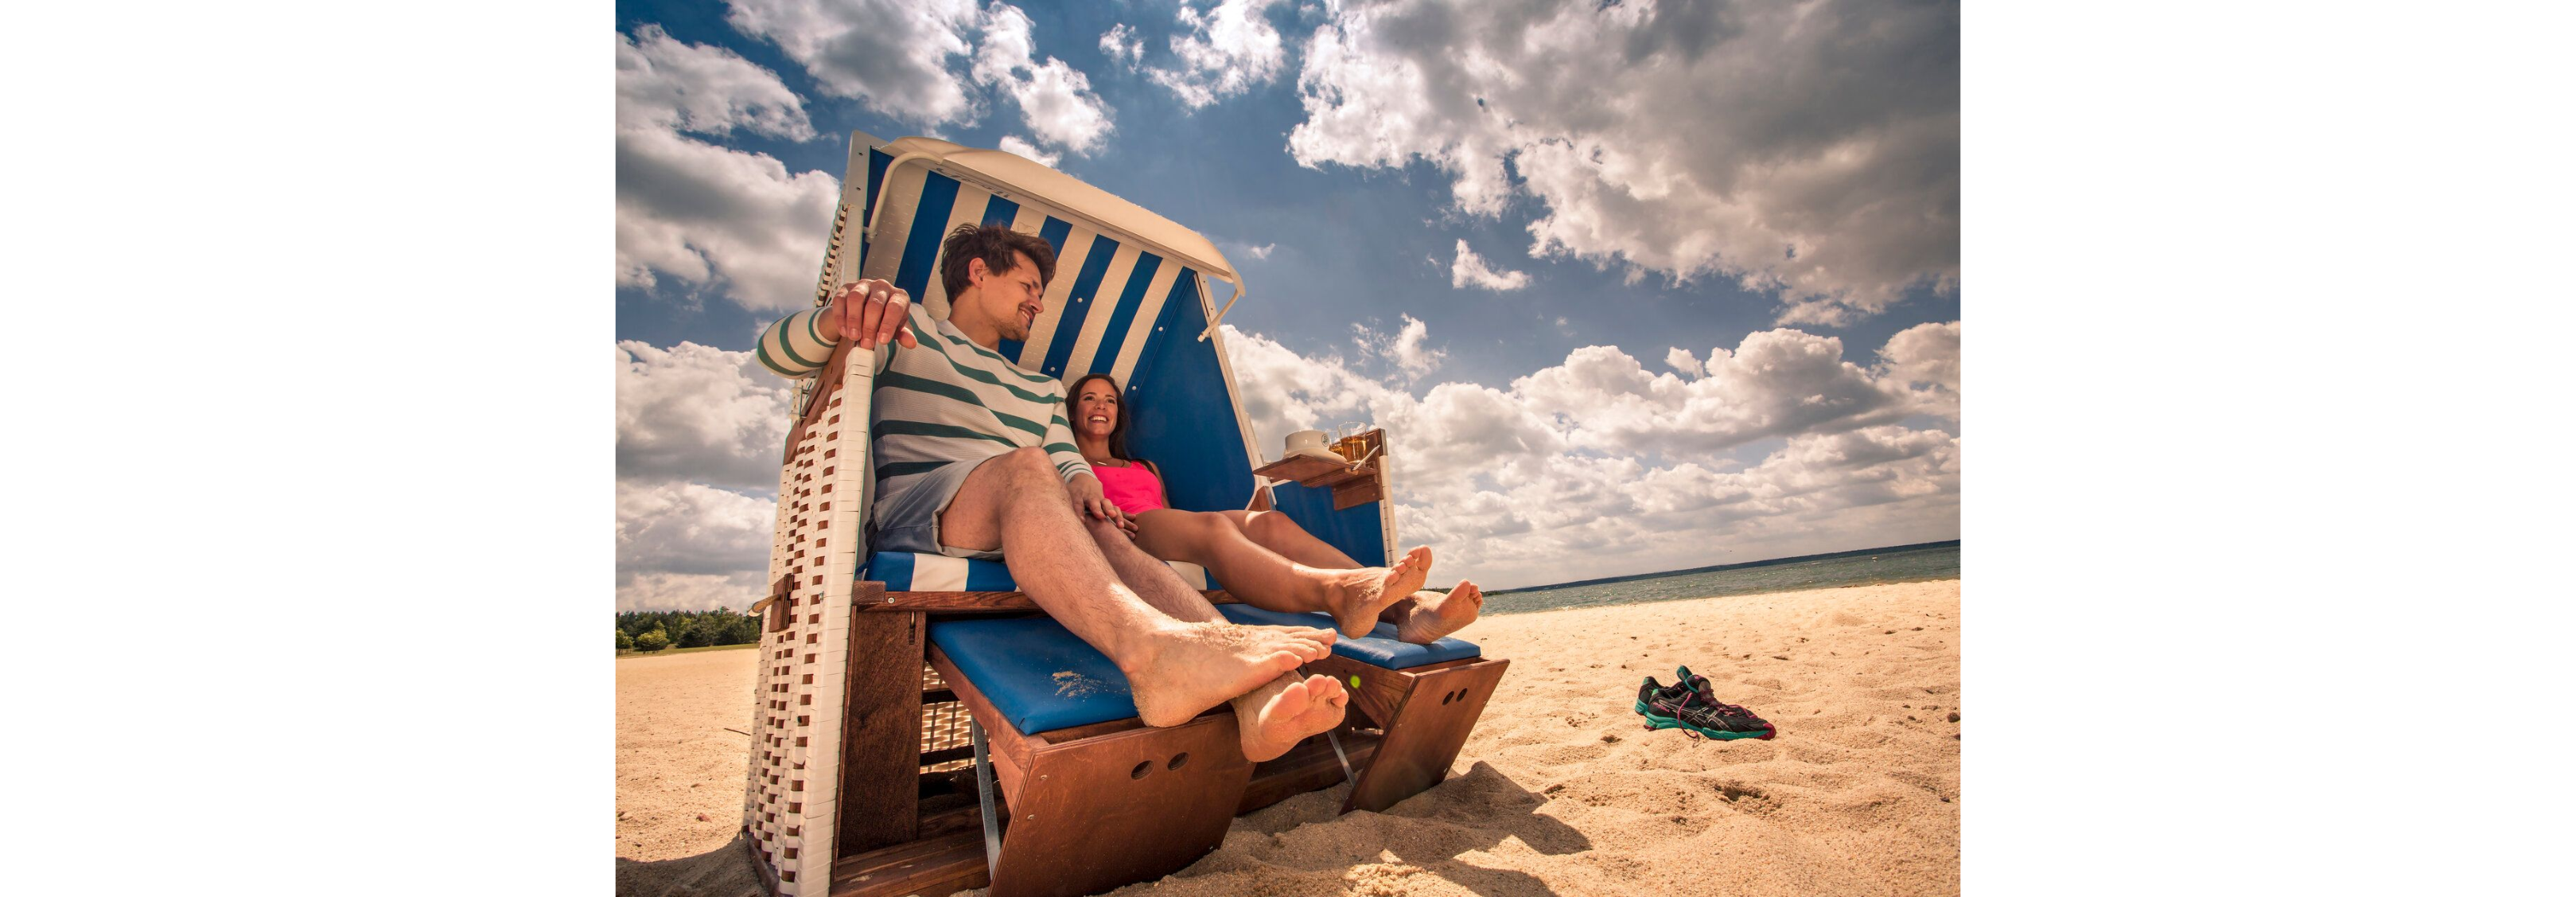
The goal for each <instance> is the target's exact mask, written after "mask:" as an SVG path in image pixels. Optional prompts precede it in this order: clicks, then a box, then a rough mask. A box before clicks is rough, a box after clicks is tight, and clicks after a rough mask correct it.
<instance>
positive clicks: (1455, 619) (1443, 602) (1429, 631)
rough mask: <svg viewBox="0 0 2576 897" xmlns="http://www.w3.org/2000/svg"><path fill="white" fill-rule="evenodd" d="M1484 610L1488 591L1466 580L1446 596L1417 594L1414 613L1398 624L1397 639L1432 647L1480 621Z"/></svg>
mask: <svg viewBox="0 0 2576 897" xmlns="http://www.w3.org/2000/svg"><path fill="white" fill-rule="evenodd" d="M1484 607H1485V590H1483V589H1479V588H1476V584H1475V583H1472V582H1468V581H1466V580H1463V579H1461V580H1459V581H1458V587H1457V588H1454V589H1450V590H1449V594H1446V595H1443V594H1440V593H1438V592H1415V593H1413V608H1412V609H1411V612H1410V613H1407V614H1405V615H1404V619H1401V620H1397V621H1396V623H1395V638H1396V640H1397V641H1401V642H1411V643H1413V644H1416V645H1428V644H1431V643H1432V642H1436V641H1439V640H1440V639H1441V638H1443V637H1445V636H1447V635H1448V634H1450V633H1452V632H1456V631H1458V630H1459V629H1461V628H1464V627H1465V626H1466V625H1467V624H1469V623H1473V622H1476V612H1477V611H1480V610H1483V609H1484Z"/></svg>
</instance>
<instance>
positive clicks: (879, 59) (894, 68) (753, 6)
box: [726, 0, 1111, 153]
mask: <svg viewBox="0 0 2576 897" xmlns="http://www.w3.org/2000/svg"><path fill="white" fill-rule="evenodd" d="M728 5H729V6H730V7H731V12H730V13H728V14H727V16H726V21H728V22H730V23H732V25H733V26H734V29H735V30H737V31H740V32H742V33H744V34H746V35H750V36H752V37H757V38H761V39H763V40H767V41H769V42H771V43H774V44H777V45H778V48H779V49H780V50H783V51H786V53H787V56H788V58H791V59H794V60H796V62H797V64H798V65H801V66H804V68H805V72H806V74H808V75H811V76H812V77H813V78H814V82H815V84H816V85H818V86H819V87H821V88H822V90H823V91H824V92H825V93H829V94H831V95H833V96H841V97H850V98H854V99H857V100H858V101H859V102H860V103H861V104H863V105H865V106H867V107H868V108H870V109H873V110H876V111H878V112H881V113H884V114H886V115H888V116H891V117H894V118H897V119H901V120H904V121H907V122H911V123H914V124H918V125H921V126H923V127H926V128H930V129H932V130H933V131H936V129H937V128H939V127H940V126H942V125H948V124H960V125H967V124H973V123H975V122H976V121H977V120H978V119H979V118H981V117H982V115H983V112H984V107H985V101H986V100H987V99H988V98H987V97H986V96H985V95H984V94H985V92H987V91H989V92H993V93H998V94H1000V95H1003V96H1008V97H1010V98H1011V100H1012V101H1013V102H1014V103H1016V104H1017V105H1018V106H1019V108H1020V118H1021V122H1022V124H1024V125H1025V126H1027V127H1028V129H1029V131H1030V132H1031V133H1033V134H1035V135H1036V136H1037V139H1039V140H1041V141H1045V142H1047V143H1051V144H1054V145H1056V146H1059V147H1062V148H1064V149H1067V150H1070V151H1073V152H1076V153H1087V152H1090V151H1092V150H1094V149H1097V148H1098V147H1099V145H1100V142H1101V139H1102V137H1103V136H1104V135H1106V134H1108V133H1109V131H1110V128H1111V125H1110V117H1111V113H1110V109H1109V106H1108V104H1106V103H1104V102H1102V101H1101V99H1100V97H1099V96H1098V95H1096V94H1094V93H1092V92H1091V82H1090V79H1089V78H1088V77H1086V76H1085V75H1084V74H1083V73H1082V72H1081V71H1078V70H1076V69H1074V68H1073V67H1072V66H1070V65H1067V64H1066V63H1065V62H1064V61H1063V60H1060V59H1057V58H1055V57H1052V56H1049V57H1046V59H1045V60H1044V61H1039V60H1038V59H1037V58H1036V53H1037V42H1036V35H1035V33H1034V32H1035V29H1034V27H1033V25H1032V24H1031V22H1030V20H1029V17H1028V14H1027V13H1024V12H1021V11H1020V8H1019V7H1016V6H1012V5H1010V4H1007V3H999V2H996V3H993V4H991V5H989V6H986V7H984V8H983V9H981V10H978V9H977V8H976V6H975V4H974V3H973V2H972V0H843V2H833V3H810V2H800V0H728ZM961 62H963V63H965V64H964V65H962V66H961V65H960V63H961Z"/></svg>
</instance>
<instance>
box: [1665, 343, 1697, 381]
mask: <svg viewBox="0 0 2576 897" xmlns="http://www.w3.org/2000/svg"><path fill="white" fill-rule="evenodd" d="M1664 366H1665V367H1669V368H1672V369H1673V370H1676V371H1679V372H1681V373H1684V374H1689V375H1691V376H1693V377H1697V376H1700V375H1701V374H1705V373H1708V369H1706V368H1704V367H1701V366H1700V363H1699V356H1696V355H1692V354H1691V351H1690V350H1689V349H1684V348H1682V347H1680V346H1674V347H1673V348H1672V349H1670V350H1668V351H1666V352H1665V353H1664Z"/></svg>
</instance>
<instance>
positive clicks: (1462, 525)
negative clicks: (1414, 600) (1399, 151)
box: [1225, 323, 1958, 587]
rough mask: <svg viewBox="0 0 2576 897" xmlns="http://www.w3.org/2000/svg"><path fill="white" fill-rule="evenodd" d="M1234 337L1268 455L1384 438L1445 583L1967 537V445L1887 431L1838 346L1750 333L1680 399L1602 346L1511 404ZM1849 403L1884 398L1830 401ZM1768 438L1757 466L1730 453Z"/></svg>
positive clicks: (1413, 520) (1405, 530) (1677, 390)
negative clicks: (1354, 437) (1373, 434)
mask: <svg viewBox="0 0 2576 897" xmlns="http://www.w3.org/2000/svg"><path fill="white" fill-rule="evenodd" d="M1409 326H1410V324H1409V323H1408V328H1409ZM1225 338H1226V347H1227V351H1228V353H1229V355H1230V356H1231V358H1232V361H1233V365H1234V370H1235V375H1236V377H1237V378H1238V380H1239V382H1240V384H1241V386H1242V389H1241V394H1242V395H1243V396H1244V401H1245V412H1246V414H1247V415H1249V416H1250V417H1251V418H1252V421H1253V428H1254V432H1255V433H1256V434H1258V435H1259V436H1260V437H1261V438H1262V439H1263V442H1262V443H1261V445H1262V447H1263V449H1264V453H1265V455H1275V454H1277V451H1278V448H1277V445H1276V441H1277V440H1278V439H1279V438H1281V436H1282V435H1283V434H1285V433H1286V432H1289V431H1292V430H1300V429H1313V428H1316V427H1318V426H1325V425H1330V424H1333V423H1338V422H1341V421H1347V420H1368V421H1372V422H1375V423H1376V424H1378V425H1380V426H1383V427H1386V428H1387V430H1388V432H1389V434H1390V439H1391V440H1392V443H1391V444H1392V446H1393V448H1392V449H1391V450H1392V451H1393V452H1394V453H1395V458H1396V463H1397V464H1398V465H1399V472H1398V476H1397V477H1396V480H1395V483H1396V495H1395V501H1396V509H1395V510H1396V520H1397V528H1398V531H1399V533H1400V534H1401V536H1402V539H1403V541H1404V542H1405V543H1406V544H1430V545H1432V546H1434V548H1435V550H1436V551H1437V552H1438V553H1439V555H1440V557H1441V558H1442V570H1443V575H1447V571H1463V572H1472V573H1474V574H1476V575H1478V576H1481V577H1484V579H1483V580H1480V581H1482V582H1484V584H1486V585H1489V586H1492V587H1509V586H1514V585H1531V584H1538V583H1544V582H1562V581H1566V580H1571V579H1581V578H1586V577H1590V576H1605V575H1613V574H1618V573H1630V572H1642V571H1648V570H1658V569H1672V568H1676V567H1687V566H1695V565H1700V564H1708V563H1717V562H1723V561H1724V560H1727V559H1728V555H1726V554H1725V553H1724V550H1723V549H1721V548H1717V547H1714V546H1720V545H1723V546H1726V547H1730V548H1733V549H1734V550H1735V551H1736V552H1737V554H1736V555H1735V556H1734V559H1737V560H1750V559H1754V558H1759V557H1776V556H1782V555H1789V554H1802V553H1814V552H1819V551H1833V550H1841V549H1847V548H1863V547H1870V546H1873V545H1891V544H1901V543H1905V542H1919V541H1930V540H1933V539H1947V538H1955V537H1957V535H1958V512H1957V501H1958V439H1957V437H1955V436H1953V435H1951V434H1949V433H1947V432H1944V431H1941V430H1931V429H1924V430H1918V429H1910V428H1907V427H1904V426H1901V425H1897V424H1895V423H1894V420H1895V419H1896V418H1898V417H1901V416H1902V415H1903V414H1905V413H1906V412H1907V411H1908V409H1909V408H1910V407H1911V405H1910V403H1909V401H1908V400H1907V394H1906V392H1905V389H1904V384H1903V383H1900V382H1896V379H1895V378H1899V377H1901V376H1902V375H1898V374H1890V373H1884V372H1883V370H1882V369H1865V368H1861V367H1858V366H1856V365H1852V364H1851V363H1849V362H1846V361H1844V360H1842V358H1841V349H1840V344H1839V341H1836V340H1833V339H1831V338H1827V337H1818V336H1814V335H1812V334H1807V333H1803V332H1800V331H1796V330H1786V331H1772V332H1769V333H1756V334H1751V335H1748V336H1747V337H1746V338H1745V339H1744V340H1743V341H1742V342H1741V343H1739V345H1738V346H1737V347H1736V348H1735V349H1734V350H1733V351H1727V350H1723V349H1720V350H1716V351H1713V352H1712V353H1711V361H1710V362H1709V363H1707V364H1706V365H1704V368H1705V369H1706V373H1705V376H1704V377H1702V378H1701V379H1699V380H1695V381H1688V382H1685V381H1683V380H1682V379H1681V378H1679V377H1677V376H1674V375H1671V374H1661V375H1647V374H1645V373H1644V372H1643V371H1642V369H1641V368H1640V366H1639V365H1638V363H1637V361H1636V360H1635V359H1633V358H1631V357H1629V356H1627V355H1626V354H1625V353H1622V352H1620V351H1618V350H1617V349H1615V348H1611V347H1607V346H1593V347H1586V348H1584V349H1579V350H1576V351H1574V352H1572V353H1569V354H1568V355H1567V357H1566V358H1565V360H1564V361H1563V362H1561V363H1559V364H1555V365H1550V366H1547V367H1543V368H1540V369H1539V370H1536V371H1533V372H1531V373H1530V374H1528V375H1526V376H1523V377H1521V378H1518V379H1516V380H1514V381H1513V382H1512V385H1511V387H1510V388H1509V389H1497V388H1494V387H1489V386H1482V385H1478V384H1472V383H1441V384H1437V385H1434V386H1432V387H1430V388H1428V389H1426V390H1422V391H1421V392H1420V393H1418V394H1417V393H1415V392H1413V391H1411V390H1409V389H1405V388H1400V387H1398V386H1395V385H1393V384H1392V383H1391V382H1388V381H1384V380H1377V379H1371V378H1367V377H1363V376H1360V375H1359V374H1357V373H1354V370H1353V366H1352V365H1350V364H1348V363H1347V361H1346V360H1345V359H1343V358H1341V357H1339V356H1334V355H1330V354H1320V355H1316V356H1312V357H1309V356H1306V355H1301V354H1300V353H1298V352H1295V351H1292V350H1290V349H1288V348H1287V347H1286V346H1284V345H1282V344H1280V343H1278V342H1277V341H1275V340H1272V339H1269V338H1267V337H1264V336H1261V335H1259V334H1253V333H1247V332H1244V331H1241V330H1237V329H1235V328H1233V327H1231V326H1228V327H1227V328H1226V332H1225ZM1390 342H1391V343H1400V342H1401V340H1397V341H1390ZM1907 342H1909V343H1910V342H1911V340H1908V341H1907ZM1363 351H1364V352H1367V351H1371V350H1370V349H1369V348H1368V347H1367V346H1366V345H1365V344H1364V345H1363ZM1683 354H1688V353H1686V352H1685V353H1683ZM1896 354H1898V355H1905V354H1906V352H1905V350H1904V349H1902V348H1900V349H1898V350H1897V352H1896ZM1881 355H1882V357H1886V355H1887V352H1886V350H1882V352H1881ZM1909 357H1910V356H1909ZM1900 364H1902V363H1900ZM1883 367H1884V366H1883ZM1852 395H1859V396H1864V397H1871V396H1874V397H1875V398H1872V399H1870V401H1869V402H1868V403H1866V404H1843V403H1838V402H1837V401H1835V397H1837V396H1846V397H1847V396H1852ZM1819 397H1822V398H1821V399H1819ZM1659 419H1660V420H1664V421H1666V423H1665V424H1664V425H1662V426H1657V425H1656V424H1655V423H1654V421H1656V420H1659ZM1770 439H1777V440H1780V447H1779V448H1777V449H1775V450H1771V451H1769V452H1767V453H1766V454H1765V455H1764V456H1763V457H1761V458H1760V460H1759V461H1758V462H1757V463H1754V464H1752V465H1751V466H1745V465H1744V464H1742V463H1739V462H1738V461H1736V460H1735V459H1734V458H1732V457H1729V456H1727V454H1726V452H1728V451H1730V450H1733V449H1737V448H1741V447H1744V446H1747V445H1751V444H1754V443H1756V442H1757V441H1761V440H1770Z"/></svg>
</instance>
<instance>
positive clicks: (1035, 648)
mask: <svg viewBox="0 0 2576 897" xmlns="http://www.w3.org/2000/svg"><path fill="white" fill-rule="evenodd" d="M995 566H1000V565H998V564H996V565H995ZM930 640H931V641H932V642H933V643H936V644H937V645H939V649H940V650H942V651H946V652H948V659H949V661H950V662H953V663H955V664H957V671H958V672H960V673H964V674H966V679H967V681H969V682H973V683H974V684H975V690H977V691H980V692H983V693H984V697H985V698H986V699H988V700H990V701H992V702H993V707H994V708H995V709H997V710H1000V711H1001V712H1002V716H1003V718H1005V719H1008V720H1010V721H1011V727H1012V728H1014V729H1018V730H1019V731H1020V732H1021V733H1022V734H1029V733H1035V732H1045V731H1049V730H1052V729H1062V728H1065V727H1067V726H1082V725H1089V724H1091V723H1099V722H1108V721H1110V720H1113V719H1126V718H1128V717H1131V716H1135V715H1136V696H1135V692H1134V691H1133V690H1131V689H1130V688H1129V687H1128V685H1127V676H1126V674H1124V673H1120V672H1119V671H1118V665H1117V664H1115V663H1111V662H1110V661H1109V657H1108V655H1105V654H1102V653H1100V652H1099V650H1097V649H1095V648H1093V647H1091V646H1090V645H1089V644H1086V643H1084V642H1083V640H1082V639H1079V638H1076V637H1074V634H1073V633H1072V632H1070V631H1068V630H1066V629H1065V628H1064V624H1062V623H1058V622H1056V621H1055V620H1053V619H1051V618H1048V617H1024V618H1021V619H1016V620H952V621H945V622H939V623H932V624H930Z"/></svg>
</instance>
